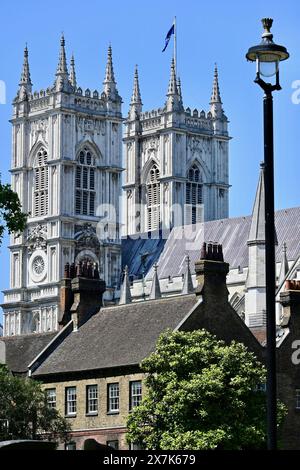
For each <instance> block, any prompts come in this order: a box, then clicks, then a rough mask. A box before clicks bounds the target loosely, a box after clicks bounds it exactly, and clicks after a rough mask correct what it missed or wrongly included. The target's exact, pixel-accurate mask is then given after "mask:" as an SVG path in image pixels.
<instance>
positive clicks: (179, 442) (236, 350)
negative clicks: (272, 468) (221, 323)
mask: <svg viewBox="0 0 300 470" xmlns="http://www.w3.org/2000/svg"><path fill="white" fill-rule="evenodd" d="M141 367H142V370H143V371H144V372H145V373H146V380H145V384H146V387H147V393H146V396H145V397H144V399H143V400H142V402H141V404H140V405H139V406H138V407H136V408H134V409H133V411H132V413H131V414H130V416H129V418H128V422H127V426H128V433H127V441H128V442H129V443H135V442H139V443H143V445H144V446H145V447H146V448H147V449H151V450H182V449H190V450H207V449H262V448H265V447H266V396H265V392H264V391H262V390H261V389H260V388H261V387H259V385H260V384H264V383H265V381H266V371H265V368H264V366H263V365H262V364H261V363H260V362H258V360H257V359H256V357H255V355H254V354H253V353H251V352H249V350H248V349H247V348H246V347H245V346H244V345H243V344H240V343H237V342H232V343H231V344H230V345H226V344H225V343H224V342H223V341H220V340H218V339H217V338H216V337H215V336H213V335H211V334H210V333H209V332H207V331H205V330H197V331H193V332H170V331H168V332H166V333H164V334H162V335H161V336H160V338H159V340H158V343H157V346H156V350H155V352H153V353H152V354H151V355H150V356H149V357H148V358H146V359H145V360H144V361H143V362H142V364H141ZM278 410H279V411H278V423H279V424H280V423H281V422H282V420H283V417H284V414H285V408H284V406H283V405H282V404H279V407H278Z"/></svg>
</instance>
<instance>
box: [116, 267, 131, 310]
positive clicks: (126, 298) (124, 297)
mask: <svg viewBox="0 0 300 470" xmlns="http://www.w3.org/2000/svg"><path fill="white" fill-rule="evenodd" d="M131 301H132V298H131V292H130V283H129V276H128V266H125V269H124V279H123V283H122V286H121V292H120V301H119V305H126V304H129V303H131Z"/></svg>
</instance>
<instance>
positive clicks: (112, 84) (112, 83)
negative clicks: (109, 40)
mask: <svg viewBox="0 0 300 470" xmlns="http://www.w3.org/2000/svg"><path fill="white" fill-rule="evenodd" d="M103 85H104V92H105V93H106V96H107V98H108V99H110V98H111V99H115V98H116V97H118V92H117V87H116V80H115V74H114V67H113V60H112V48H111V45H109V46H108V52H107V62H106V69H105V78H104V82H103Z"/></svg>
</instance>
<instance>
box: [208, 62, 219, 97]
mask: <svg viewBox="0 0 300 470" xmlns="http://www.w3.org/2000/svg"><path fill="white" fill-rule="evenodd" d="M215 103H220V104H222V100H221V94H220V88H219V75H218V67H217V64H215V71H214V80H213V89H212V94H211V99H210V104H215Z"/></svg>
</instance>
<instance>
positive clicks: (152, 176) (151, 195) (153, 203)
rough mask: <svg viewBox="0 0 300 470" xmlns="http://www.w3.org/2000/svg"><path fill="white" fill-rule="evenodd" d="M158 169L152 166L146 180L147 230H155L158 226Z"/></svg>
mask: <svg viewBox="0 0 300 470" xmlns="http://www.w3.org/2000/svg"><path fill="white" fill-rule="evenodd" d="M159 176H160V174H159V169H158V167H157V165H155V164H154V165H153V166H152V168H151V170H150V171H149V175H148V180H147V212H148V230H157V229H158V228H159V225H160V182H159Z"/></svg>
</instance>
